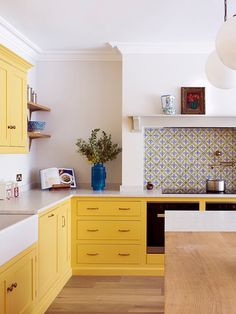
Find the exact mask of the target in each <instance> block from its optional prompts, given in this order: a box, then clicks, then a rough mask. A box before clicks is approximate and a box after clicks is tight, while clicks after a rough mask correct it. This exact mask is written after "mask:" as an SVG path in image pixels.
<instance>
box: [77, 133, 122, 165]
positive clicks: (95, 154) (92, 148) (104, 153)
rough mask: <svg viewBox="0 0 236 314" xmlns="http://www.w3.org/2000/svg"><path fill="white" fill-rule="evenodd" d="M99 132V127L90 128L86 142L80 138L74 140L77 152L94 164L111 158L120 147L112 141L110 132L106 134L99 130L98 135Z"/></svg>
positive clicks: (114, 156)
mask: <svg viewBox="0 0 236 314" xmlns="http://www.w3.org/2000/svg"><path fill="white" fill-rule="evenodd" d="M99 132H100V129H94V130H92V132H91V136H90V137H89V139H88V142H86V141H85V140H83V139H81V138H79V139H78V140H77V142H76V145H77V147H78V153H80V154H81V155H83V156H85V157H86V158H87V159H88V161H90V162H92V163H94V164H96V163H105V162H107V161H110V160H113V159H115V158H116V157H117V155H118V154H119V153H120V152H121V147H119V145H118V144H113V143H112V140H111V134H109V135H107V134H106V132H104V131H101V135H100V137H98V134H99Z"/></svg>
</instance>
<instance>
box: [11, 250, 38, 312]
mask: <svg viewBox="0 0 236 314" xmlns="http://www.w3.org/2000/svg"><path fill="white" fill-rule="evenodd" d="M7 298H8V302H7V307H8V311H7V312H8V313H9V314H23V313H30V311H29V310H30V309H31V310H32V305H33V303H34V300H35V256H34V252H31V253H30V254H28V255H27V257H25V258H22V259H21V260H20V261H18V262H17V264H16V265H14V266H13V267H12V269H11V272H10V276H9V278H8V280H7Z"/></svg>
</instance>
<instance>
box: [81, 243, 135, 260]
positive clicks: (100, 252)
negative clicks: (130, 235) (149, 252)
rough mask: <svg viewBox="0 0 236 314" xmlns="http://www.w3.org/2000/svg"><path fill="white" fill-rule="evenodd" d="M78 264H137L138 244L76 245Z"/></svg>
mask: <svg viewBox="0 0 236 314" xmlns="http://www.w3.org/2000/svg"><path fill="white" fill-rule="evenodd" d="M77 263H78V264H139V263H140V246H139V245H121V244H120V245H109V244H107V245H100V244H98V245H96V244H93V245H84V244H79V245H78V246H77Z"/></svg>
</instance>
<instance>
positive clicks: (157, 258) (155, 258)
mask: <svg viewBox="0 0 236 314" xmlns="http://www.w3.org/2000/svg"><path fill="white" fill-rule="evenodd" d="M164 262H165V254H147V264H160V265H163V266H164Z"/></svg>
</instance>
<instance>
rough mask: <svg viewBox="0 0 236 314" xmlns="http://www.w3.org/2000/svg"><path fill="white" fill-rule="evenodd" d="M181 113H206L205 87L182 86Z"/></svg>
mask: <svg viewBox="0 0 236 314" xmlns="http://www.w3.org/2000/svg"><path fill="white" fill-rule="evenodd" d="M181 114H205V87H181Z"/></svg>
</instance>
